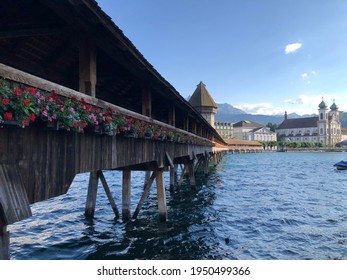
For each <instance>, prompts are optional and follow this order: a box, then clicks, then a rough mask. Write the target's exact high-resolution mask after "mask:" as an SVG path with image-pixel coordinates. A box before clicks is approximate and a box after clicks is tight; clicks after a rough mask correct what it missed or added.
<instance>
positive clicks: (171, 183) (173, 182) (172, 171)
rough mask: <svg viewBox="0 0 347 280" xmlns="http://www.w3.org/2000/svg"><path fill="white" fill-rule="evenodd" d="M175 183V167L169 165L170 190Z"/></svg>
mask: <svg viewBox="0 0 347 280" xmlns="http://www.w3.org/2000/svg"><path fill="white" fill-rule="evenodd" d="M175 183H176V176H175V167H174V166H173V167H172V166H170V191H171V192H172V191H173V190H174V187H175Z"/></svg>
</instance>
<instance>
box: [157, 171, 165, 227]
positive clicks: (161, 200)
mask: <svg viewBox="0 0 347 280" xmlns="http://www.w3.org/2000/svg"><path fill="white" fill-rule="evenodd" d="M163 173H164V171H163V169H159V170H158V171H157V176H156V185H157V199H158V210H159V220H160V221H162V222H165V221H166V220H167V206H166V193H165V185H164V174H163Z"/></svg>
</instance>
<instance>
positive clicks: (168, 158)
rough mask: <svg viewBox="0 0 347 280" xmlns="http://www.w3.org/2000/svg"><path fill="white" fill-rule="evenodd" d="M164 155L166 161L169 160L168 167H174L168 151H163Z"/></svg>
mask: <svg viewBox="0 0 347 280" xmlns="http://www.w3.org/2000/svg"><path fill="white" fill-rule="evenodd" d="M165 155H166V159H167V161H168V162H169V165H170V167H171V168H174V167H175V166H174V164H173V161H172V159H171V157H170V155H169V153H168V152H165Z"/></svg>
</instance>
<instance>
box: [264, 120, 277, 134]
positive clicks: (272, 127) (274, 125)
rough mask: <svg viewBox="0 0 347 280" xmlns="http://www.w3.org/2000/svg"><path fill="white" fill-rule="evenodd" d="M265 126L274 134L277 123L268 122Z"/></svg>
mask: <svg viewBox="0 0 347 280" xmlns="http://www.w3.org/2000/svg"><path fill="white" fill-rule="evenodd" d="M266 126H267V127H268V128H270V130H271V131H273V132H276V128H277V127H278V124H277V123H272V122H269V123H267V125H266Z"/></svg>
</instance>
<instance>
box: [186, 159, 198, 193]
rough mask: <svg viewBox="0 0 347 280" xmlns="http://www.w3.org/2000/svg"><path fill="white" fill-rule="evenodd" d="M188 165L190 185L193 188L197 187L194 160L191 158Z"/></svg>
mask: <svg viewBox="0 0 347 280" xmlns="http://www.w3.org/2000/svg"><path fill="white" fill-rule="evenodd" d="M187 165H188V173H189V182H190V186H191V187H192V189H195V188H196V180H195V168H194V160H190V161H189V162H188V164H187Z"/></svg>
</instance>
